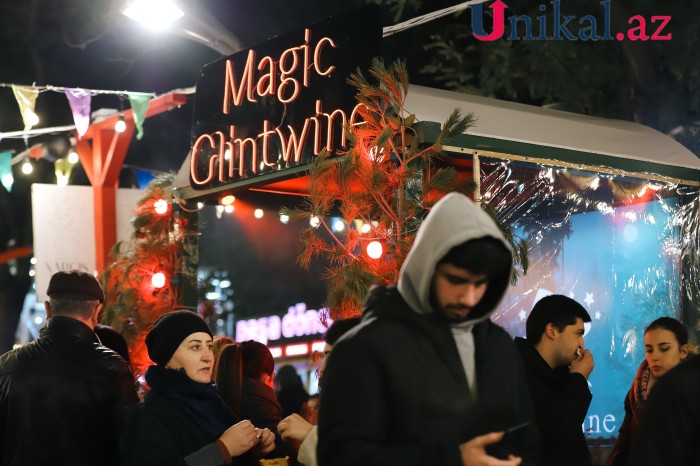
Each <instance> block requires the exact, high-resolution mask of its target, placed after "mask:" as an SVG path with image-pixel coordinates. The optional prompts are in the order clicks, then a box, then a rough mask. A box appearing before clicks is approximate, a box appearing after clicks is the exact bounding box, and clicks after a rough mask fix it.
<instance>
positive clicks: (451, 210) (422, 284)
mask: <svg viewBox="0 0 700 466" xmlns="http://www.w3.org/2000/svg"><path fill="white" fill-rule="evenodd" d="M485 237H492V238H495V239H498V240H500V241H501V242H502V243H503V245H504V246H505V247H506V248H507V249H508V250H509V251H510V246H509V244H508V242H507V241H506V239H505V237H504V236H503V233H501V231H500V230H499V228H498V226H497V225H496V223H495V222H494V221H493V219H492V218H491V217H489V215H488V214H487V213H486V212H484V211H483V210H482V209H481V208H479V206H477V205H476V204H474V202H472V201H471V200H470V199H469V198H468V197H466V196H465V195H463V194H459V193H450V194H447V195H446V196H445V197H443V198H442V199H441V200H440V201H438V202H437V203H436V204H435V206H434V207H433V209H432V210H431V211H430V213H429V214H428V216H427V217H426V219H425V221H424V222H423V224H422V225H421V227H420V229H419V230H418V234H417V235H416V239H415V241H414V243H413V247H412V248H411V250H410V251H409V253H408V256H407V257H406V260H405V261H404V264H403V266H402V267H401V271H400V272H399V280H398V290H399V293H400V294H401V296H402V297H403V299H404V300H405V301H406V303H407V304H408V305H409V306H410V308H411V309H412V310H413V311H414V312H416V313H418V314H432V313H434V312H435V309H433V306H432V304H431V302H430V293H431V287H432V281H433V275H434V274H435V268H436V267H437V264H438V262H440V260H441V259H442V258H443V257H445V256H446V255H447V253H448V252H450V250H451V249H452V248H454V247H455V246H459V245H461V244H463V243H465V242H467V241H470V240H474V239H479V238H485ZM509 273H510V269H508V273H507V274H504V275H503V276H500V277H493V278H492V279H491V280H490V281H489V285H488V288H487V291H486V293H485V294H484V297H483V298H482V300H481V301H480V302H479V304H478V305H477V306H476V307H475V308H474V309H473V310H472V315H471V316H470V318H469V319H467V320H466V321H464V322H460V323H458V324H452V325H451V327H452V335H453V336H454V337H455V342H456V343H457V349H458V350H459V354H460V357H461V359H462V366H463V367H464V371H465V373H466V375H467V380H468V381H469V386H470V389H471V390H472V393H473V394H474V395H476V393H475V389H476V378H475V370H474V338H473V335H472V328H473V326H474V325H475V324H477V323H479V322H482V321H484V320H486V319H488V318H489V317H490V316H491V314H492V313H493V311H494V310H495V309H496V307H497V306H498V303H499V302H500V301H501V299H502V298H503V295H504V294H505V291H506V289H507V287H508V283H509V279H510V276H509Z"/></svg>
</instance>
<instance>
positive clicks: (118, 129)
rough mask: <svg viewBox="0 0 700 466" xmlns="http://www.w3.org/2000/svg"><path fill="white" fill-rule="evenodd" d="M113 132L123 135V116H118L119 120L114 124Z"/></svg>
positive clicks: (124, 129)
mask: <svg viewBox="0 0 700 466" xmlns="http://www.w3.org/2000/svg"><path fill="white" fill-rule="evenodd" d="M114 131H116V132H117V133H123V132H124V131H126V121H124V115H122V114H120V115H119V119H118V120H117V122H116V123H115V124H114Z"/></svg>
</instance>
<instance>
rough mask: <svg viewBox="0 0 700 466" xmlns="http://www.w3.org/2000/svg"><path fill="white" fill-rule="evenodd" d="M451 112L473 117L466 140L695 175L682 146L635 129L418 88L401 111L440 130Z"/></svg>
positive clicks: (699, 163) (698, 164)
mask: <svg viewBox="0 0 700 466" xmlns="http://www.w3.org/2000/svg"><path fill="white" fill-rule="evenodd" d="M455 108H459V109H460V110H462V112H463V113H464V114H467V113H470V112H473V113H474V115H475V116H476V118H477V122H476V125H475V126H474V127H472V128H469V130H468V131H467V132H466V134H469V135H473V136H483V137H488V138H494V139H502V140H506V141H514V142H522V143H528V144H536V145H540V146H547V147H556V148H561V149H569V150H575V151H581V152H589V153H593V154H601V155H607V156H612V157H621V158H626V159H632V160H641V161H645V162H652V163H657V164H663V165H671V166H675V167H684V168H691V169H696V170H700V158H698V157H697V156H696V155H695V154H693V153H692V152H691V151H689V150H688V149H686V148H685V147H684V146H683V145H682V144H680V143H679V142H677V141H676V140H675V139H673V138H672V137H670V136H667V135H665V134H663V133H660V132H659V131H656V130H654V129H651V128H649V127H647V126H644V125H640V124H638V123H632V122H629V121H622V120H609V119H604V118H597V117H591V116H586V115H580V114H577V113H570V112H563V111H559V110H552V109H547V108H542V107H535V106H531V105H524V104H519V103H515V102H507V101H504V100H497V99H492V98H487V97H480V96H475V95H469V94H463V93H460V92H452V91H444V90H440V89H432V88H428V87H422V86H411V87H410V88H409V92H408V96H407V99H406V104H405V109H406V111H407V112H410V113H415V115H416V118H417V119H418V120H419V121H433V122H437V123H440V124H443V123H444V122H445V120H447V117H448V116H449V115H450V113H452V111H453V110H454V109H455ZM592 163H594V162H593V161H592Z"/></svg>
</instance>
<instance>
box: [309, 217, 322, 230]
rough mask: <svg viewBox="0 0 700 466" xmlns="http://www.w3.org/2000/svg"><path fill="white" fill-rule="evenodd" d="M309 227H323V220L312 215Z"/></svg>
mask: <svg viewBox="0 0 700 466" xmlns="http://www.w3.org/2000/svg"><path fill="white" fill-rule="evenodd" d="M309 225H311V227H312V228H318V227H319V226H320V225H321V219H320V218H319V217H318V216H317V215H312V216H311V218H310V219H309Z"/></svg>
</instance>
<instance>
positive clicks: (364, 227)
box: [360, 223, 372, 234]
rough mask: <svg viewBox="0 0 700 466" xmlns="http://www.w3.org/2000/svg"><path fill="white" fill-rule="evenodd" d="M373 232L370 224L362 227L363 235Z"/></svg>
mask: <svg viewBox="0 0 700 466" xmlns="http://www.w3.org/2000/svg"><path fill="white" fill-rule="evenodd" d="M371 230H372V225H370V224H369V223H365V224H364V225H362V228H361V229H360V232H361V233H362V234H367V233H369V232H370V231H371Z"/></svg>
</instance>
